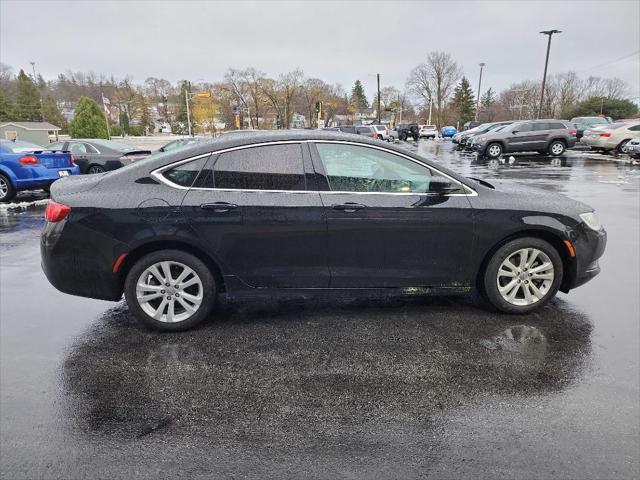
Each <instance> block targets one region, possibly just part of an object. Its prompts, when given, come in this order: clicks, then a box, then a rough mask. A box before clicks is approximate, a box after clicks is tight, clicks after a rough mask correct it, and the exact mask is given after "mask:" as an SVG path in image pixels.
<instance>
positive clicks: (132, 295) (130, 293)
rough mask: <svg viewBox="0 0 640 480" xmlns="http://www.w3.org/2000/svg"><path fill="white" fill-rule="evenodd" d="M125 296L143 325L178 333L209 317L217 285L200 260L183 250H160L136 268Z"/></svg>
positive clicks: (126, 287) (131, 274) (126, 286)
mask: <svg viewBox="0 0 640 480" xmlns="http://www.w3.org/2000/svg"><path fill="white" fill-rule="evenodd" d="M124 293H125V298H126V300H127V305H128V306H129V309H130V310H131V311H132V312H133V313H134V314H135V316H136V317H137V318H138V320H140V322H142V323H143V324H144V325H146V326H147V327H149V328H152V329H155V330H160V331H167V332H175V331H180V330H187V329H189V328H192V327H194V326H196V325H197V324H199V323H200V322H202V321H203V320H204V319H206V318H207V317H208V316H209V314H210V313H211V310H212V308H213V305H214V303H215V298H216V284H215V280H214V278H213V275H212V274H211V271H210V270H209V268H208V267H207V265H205V264H204V263H203V262H202V261H201V260H200V259H199V258H197V257H195V256H193V255H191V254H189V253H186V252H183V251H180V250H161V251H157V252H153V253H150V254H148V255H145V256H144V257H142V258H141V259H140V260H138V261H137V262H136V263H135V264H134V265H133V267H132V268H131V270H130V271H129V273H128V274H127V278H126V280H125V288H124Z"/></svg>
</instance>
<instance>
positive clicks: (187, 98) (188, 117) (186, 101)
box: [184, 82, 191, 136]
mask: <svg viewBox="0 0 640 480" xmlns="http://www.w3.org/2000/svg"><path fill="white" fill-rule="evenodd" d="M189 90H191V82H187V88H186V90H185V91H184V101H185V103H186V104H187V125H189V136H191V112H190V111H189V93H190V92H189Z"/></svg>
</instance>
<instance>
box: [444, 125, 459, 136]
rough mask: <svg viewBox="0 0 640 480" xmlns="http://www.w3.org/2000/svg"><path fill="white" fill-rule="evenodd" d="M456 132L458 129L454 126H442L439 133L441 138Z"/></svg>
mask: <svg viewBox="0 0 640 480" xmlns="http://www.w3.org/2000/svg"><path fill="white" fill-rule="evenodd" d="M456 133H458V130H456V127H452V126H447V127H442V129H441V130H440V135H441V136H442V138H451V137H453V136H454V135H455V134H456Z"/></svg>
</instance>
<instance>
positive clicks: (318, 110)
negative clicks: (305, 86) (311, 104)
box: [316, 102, 320, 113]
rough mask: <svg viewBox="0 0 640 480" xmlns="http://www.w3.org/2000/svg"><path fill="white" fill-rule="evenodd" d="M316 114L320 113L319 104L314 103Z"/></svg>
mask: <svg viewBox="0 0 640 480" xmlns="http://www.w3.org/2000/svg"><path fill="white" fill-rule="evenodd" d="M316 113H320V102H316Z"/></svg>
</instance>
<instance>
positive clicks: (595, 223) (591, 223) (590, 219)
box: [580, 212, 602, 232]
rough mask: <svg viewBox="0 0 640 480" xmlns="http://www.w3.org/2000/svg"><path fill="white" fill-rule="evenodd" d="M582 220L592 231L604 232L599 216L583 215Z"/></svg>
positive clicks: (590, 213) (592, 214)
mask: <svg viewBox="0 0 640 480" xmlns="http://www.w3.org/2000/svg"><path fill="white" fill-rule="evenodd" d="M580 218H581V219H582V221H583V222H584V223H586V224H587V227H589V228H590V229H591V230H595V231H596V232H597V231H599V230H602V224H601V223H600V220H598V216H597V215H596V214H595V212H587V213H581V214H580Z"/></svg>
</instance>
